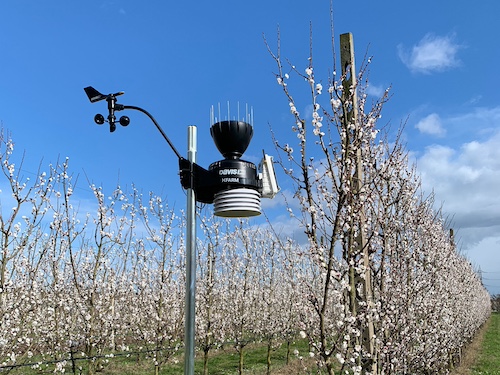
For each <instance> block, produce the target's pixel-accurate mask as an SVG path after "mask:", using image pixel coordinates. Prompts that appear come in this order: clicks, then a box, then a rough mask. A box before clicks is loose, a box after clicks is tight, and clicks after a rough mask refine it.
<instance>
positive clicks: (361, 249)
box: [340, 33, 377, 374]
mask: <svg viewBox="0 0 500 375" xmlns="http://www.w3.org/2000/svg"><path fill="white" fill-rule="evenodd" d="M340 62H341V65H342V77H343V78H344V81H343V86H344V90H343V93H342V95H343V103H344V111H345V112H344V121H343V126H344V131H345V132H346V134H352V135H353V137H352V138H351V139H348V141H347V142H348V143H347V144H346V154H345V155H346V157H348V158H349V157H351V155H352V154H351V152H352V151H353V147H352V146H355V148H354V151H355V153H356V154H355V166H356V167H355V168H356V169H355V172H354V176H352V180H351V182H352V185H351V187H352V189H353V192H352V193H353V194H352V195H353V197H357V198H358V199H359V198H360V196H361V195H362V194H363V189H364V187H363V184H364V178H363V159H362V154H361V153H362V148H361V143H360V142H359V137H358V134H359V132H360V130H361V129H360V127H361V124H360V123H359V116H358V96H357V79H356V67H355V60H354V41H353V37H352V34H351V33H346V34H341V35H340ZM349 125H351V128H352V125H354V131H352V132H351V131H350V130H349V128H348V127H349ZM365 223H366V215H365V209H364V206H363V204H360V212H359V223H358V227H359V234H358V236H357V238H356V246H355V249H354V254H357V255H359V254H362V257H363V265H364V277H363V295H361V296H360V297H359V298H361V300H363V302H365V303H366V307H367V309H368V310H371V309H372V308H373V291H372V281H371V280H372V278H371V266H370V258H369V252H368V246H367V241H366V236H365V232H364V226H365ZM349 251H351V249H350V250H349ZM350 271H351V270H350ZM350 274H352V272H350ZM351 288H352V285H351ZM351 293H352V290H351ZM351 305H352V302H351ZM353 312H354V314H355V315H357V314H358V313H359V309H358V308H357V307H355V308H354V310H353ZM362 333H363V335H362V337H363V349H364V350H365V352H366V353H369V354H370V359H369V360H368V361H363V363H362V366H363V373H364V374H367V373H369V374H377V359H376V358H375V355H376V353H375V328H374V325H373V320H372V316H371V313H370V312H368V313H367V315H366V327H363V328H362Z"/></svg>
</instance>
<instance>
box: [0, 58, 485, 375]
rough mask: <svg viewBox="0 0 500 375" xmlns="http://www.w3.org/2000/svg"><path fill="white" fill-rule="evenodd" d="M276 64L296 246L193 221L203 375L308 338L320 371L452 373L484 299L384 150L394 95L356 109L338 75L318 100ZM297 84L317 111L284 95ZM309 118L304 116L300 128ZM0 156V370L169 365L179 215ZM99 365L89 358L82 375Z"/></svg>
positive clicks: (223, 224)
mask: <svg viewBox="0 0 500 375" xmlns="http://www.w3.org/2000/svg"><path fill="white" fill-rule="evenodd" d="M273 56H274V58H275V61H276V62H277V69H278V70H277V73H276V75H277V81H278V83H279V85H280V86H281V88H282V89H283V91H284V93H285V95H286V97H287V101H288V105H289V107H290V110H291V112H292V117H293V118H294V125H293V127H292V131H293V133H295V135H296V136H297V138H295V139H297V142H298V143H297V145H293V144H292V145H290V144H286V143H282V142H281V140H279V139H278V140H277V146H278V150H280V155H281V159H280V164H281V165H282V166H283V167H284V170H285V172H286V175H288V176H289V177H290V179H291V181H292V182H293V183H294V184H295V187H296V189H295V191H294V192H293V197H292V196H290V197H289V198H288V204H289V207H288V210H289V213H290V215H291V217H292V220H295V221H296V224H297V225H298V226H300V227H301V228H302V230H303V231H304V233H305V235H306V237H307V240H306V241H305V242H303V243H296V242H295V241H293V240H291V239H289V238H287V237H286V236H284V235H280V234H279V232H280V230H281V229H283V232H285V230H284V229H285V228H271V226H270V225H266V226H262V227H251V226H249V225H247V224H246V223H243V222H239V221H236V222H229V221H223V220H219V219H215V218H213V217H211V216H209V215H201V214H200V220H199V223H200V228H199V229H198V231H199V244H198V258H199V259H198V269H197V326H196V337H197V343H198V347H199V349H200V351H199V353H200V355H202V356H203V357H204V358H205V371H206V372H208V368H209V365H210V364H209V361H208V358H209V353H210V352H211V351H213V350H216V349H217V348H219V347H220V346H222V345H224V346H228V345H231V346H233V347H234V348H235V349H236V350H237V352H238V353H239V354H240V366H239V371H240V373H241V372H242V370H243V366H244V363H243V358H244V355H243V353H244V350H245V348H246V347H247V345H248V344H250V343H253V342H256V341H258V342H261V343H265V344H266V345H267V346H268V348H269V352H270V351H271V349H272V348H273V347H275V345H279V344H287V343H290V342H292V341H293V340H297V339H306V338H307V339H308V340H309V344H310V348H311V354H310V355H311V356H314V357H315V358H316V359H317V362H318V365H319V366H320V367H321V368H322V371H324V372H326V373H328V374H333V373H334V371H335V370H341V371H342V373H352V374H360V373H366V374H368V373H372V374H401V373H407V374H410V373H411V374H431V373H432V374H434V373H440V372H446V371H447V370H448V369H449V368H450V366H452V365H453V363H455V361H456V360H457V358H458V357H459V355H460V351H461V350H462V348H463V347H464V345H466V343H467V342H468V341H469V340H470V339H471V338H472V336H473V335H474V333H475V332H476V331H477V329H478V328H479V327H480V326H481V324H482V323H484V321H485V320H486V319H487V318H488V316H489V314H490V299H489V295H488V293H487V292H486V290H485V288H484V287H483V286H482V284H481V282H480V280H479V279H478V277H477V276H476V274H475V272H474V270H473V268H472V266H471V265H470V263H469V262H468V261H467V260H466V259H464V258H463V257H462V256H461V255H459V254H458V253H457V251H456V249H455V245H454V242H453V239H452V238H450V235H449V232H448V231H447V230H446V225H445V224H446V223H445V222H444V220H443V218H442V216H441V215H440V214H439V212H436V211H435V210H434V209H433V201H432V199H431V197H426V196H423V195H422V193H421V191H420V190H419V185H420V184H419V178H418V176H417V175H416V171H415V169H413V168H411V167H410V165H409V162H408V159H407V155H406V153H405V151H404V149H403V147H402V146H401V144H400V143H399V142H398V141H396V142H394V143H389V142H388V140H386V139H384V138H380V134H378V130H377V128H376V123H377V120H378V119H379V118H380V112H381V109H382V105H383V103H384V102H385V101H386V99H387V97H386V96H384V97H383V98H381V99H380V100H379V101H378V102H375V103H374V105H373V106H372V108H371V109H367V108H366V104H367V103H366V98H367V96H366V95H364V93H363V90H362V87H361V86H360V87H358V86H357V85H354V84H351V85H346V82H348V80H347V76H344V75H342V76H341V77H336V76H335V75H333V76H332V77H330V78H328V79H327V80H325V81H324V82H323V83H324V84H325V85H328V89H327V90H325V91H327V94H325V93H323V86H322V83H321V82H320V81H319V80H318V79H317V78H316V77H315V74H314V69H313V65H312V64H313V59H312V55H311V56H310V57H309V59H308V65H307V67H306V69H305V70H304V72H303V73H302V72H301V71H299V70H297V69H296V68H295V67H293V66H290V67H288V66H287V67H284V65H283V64H282V60H281V56H280V53H279V49H278V52H277V53H276V54H274V53H273ZM285 70H286V71H285ZM293 73H296V76H295V77H299V79H300V80H301V81H305V84H306V87H307V88H308V90H309V93H310V95H309V98H311V101H310V102H305V103H302V104H301V105H299V103H298V102H297V101H296V100H295V99H294V97H293V96H292V94H291V91H290V87H291V85H292V83H294V81H293V79H292V78H290V74H293ZM360 78H362V75H361V76H360ZM360 81H361V79H360ZM355 94H359V99H358V98H357V97H356V95H355ZM354 101H355V102H356V104H357V105H358V106H359V111H358V112H357V114H356V116H353V115H352V113H353V112H352V108H353V103H354ZM308 105H310V108H312V111H311V112H312V115H310V116H303V115H301V113H300V112H299V111H298V109H297V108H300V107H303V108H306V107H307V106H308ZM378 138H380V140H379V139H378ZM1 146H2V149H1V152H0V163H1V169H2V172H3V174H4V179H3V183H2V192H1V195H0V198H1V203H2V207H1V215H0V241H1V244H2V248H1V252H0V366H1V368H2V370H8V369H9V368H12V367H9V366H13V365H17V364H23V363H33V364H34V365H33V366H34V367H37V366H39V365H37V364H36V363H39V362H44V361H49V360H54V361H62V362H58V364H57V369H60V370H62V369H63V368H64V366H65V365H68V364H67V363H65V362H64V360H67V359H68V358H70V357H69V355H70V354H74V353H78V355H79V356H80V355H83V356H85V357H89V358H91V357H98V356H100V355H104V354H110V353H117V352H123V351H140V350H142V351H148V352H149V353H150V358H152V359H153V361H151V366H154V367H155V368H156V370H157V371H159V369H160V367H161V366H164V365H166V363H168V361H170V360H176V359H177V357H178V356H177V355H176V352H177V351H178V350H179V349H181V348H182V341H183V321H184V318H183V311H184V283H185V280H184V261H185V259H184V250H185V245H184V237H183V233H184V229H185V225H186V224H185V220H184V215H183V213H182V212H176V211H175V210H173V209H172V208H169V207H168V205H167V204H166V202H164V200H163V199H162V198H161V197H158V196H156V195H154V194H150V195H148V196H143V195H142V194H141V193H140V192H139V191H138V190H137V189H135V188H132V189H131V190H130V191H129V192H124V191H122V190H121V189H119V188H118V189H116V190H115V191H113V192H110V193H108V194H105V192H103V191H102V189H101V188H99V187H96V186H94V185H90V190H91V191H92V193H93V197H94V198H93V199H94V200H93V201H92V202H89V201H85V200H79V199H77V198H75V195H74V190H75V185H76V177H75V176H72V175H71V173H70V170H69V166H68V161H67V160H64V161H62V162H58V163H56V164H55V165H53V166H49V167H48V170H47V171H45V172H43V171H39V173H38V174H37V176H36V177H35V179H34V180H30V179H28V178H24V177H23V172H22V168H21V167H22V166H19V165H17V167H16V163H15V158H14V156H13V143H12V140H11V139H9V138H8V137H7V136H5V135H2V138H1ZM306 146H307V147H306ZM293 147H296V149H297V150H296V151H294V150H293ZM18 164H19V161H18ZM82 353H83V354H82ZM43 366H44V365H43V364H42V365H40V367H42V368H43ZM98 366H99V361H97V360H90V361H89V366H88V372H89V373H92V372H94V371H96V370H97V367H98Z"/></svg>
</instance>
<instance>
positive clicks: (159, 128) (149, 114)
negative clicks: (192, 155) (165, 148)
mask: <svg viewBox="0 0 500 375" xmlns="http://www.w3.org/2000/svg"><path fill="white" fill-rule="evenodd" d="M118 107H120V108H119V109H118ZM115 109H116V110H118V111H120V110H124V109H133V110H136V111H139V112H142V113H144V114H145V115H146V116H148V117H149V118H150V119H151V121H153V124H155V126H156V129H158V131H159V132H160V133H161V135H162V137H163V139H165V140H166V141H167V143H168V145H169V146H170V148H171V149H172V151H173V152H174V153H175V155H176V156H177V159H179V160H180V159H183V157H182V156H181V154H180V153H179V151H177V149H176V148H175V146H174V144H173V143H172V142H171V141H170V139H169V138H168V137H167V134H166V133H165V132H164V131H163V129H162V128H161V126H160V124H158V122H157V121H156V120H155V118H154V117H153V116H152V115H151V113H149V112H148V111H146V110H145V109H142V108H140V107H136V106H133V105H121V104H116V108H115Z"/></svg>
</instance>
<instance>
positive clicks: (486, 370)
mask: <svg viewBox="0 0 500 375" xmlns="http://www.w3.org/2000/svg"><path fill="white" fill-rule="evenodd" d="M488 324H489V326H488V329H487V331H486V333H485V334H484V339H483V342H482V344H481V349H480V350H479V355H478V358H477V360H476V362H475V364H474V366H473V368H472V374H473V375H500V313H493V314H492V315H491V318H490V321H489V323H488Z"/></svg>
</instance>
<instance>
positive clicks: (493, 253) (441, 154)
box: [417, 111, 500, 293]
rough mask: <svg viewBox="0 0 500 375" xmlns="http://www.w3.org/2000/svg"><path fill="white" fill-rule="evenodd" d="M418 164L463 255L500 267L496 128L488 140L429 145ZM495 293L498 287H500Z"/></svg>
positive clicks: (498, 137) (483, 264)
mask: <svg viewBox="0 0 500 375" xmlns="http://www.w3.org/2000/svg"><path fill="white" fill-rule="evenodd" d="M490 112H491V111H490ZM493 112H495V111H493ZM481 113H482V111H481ZM466 117H467V118H469V119H472V118H477V112H476V116H474V115H473V114H469V115H467V116H466ZM452 120H454V121H458V120H459V119H458V118H455V119H452ZM452 120H450V119H448V120H447V121H452ZM462 121H463V119H462ZM476 130H479V129H476ZM473 134H476V135H479V134H480V133H479V132H477V133H471V135H473ZM417 168H418V170H419V172H420V174H421V176H422V187H423V189H424V191H425V192H426V193H429V192H430V191H434V193H435V197H436V205H437V207H441V206H442V210H443V213H444V214H445V215H446V216H448V217H449V219H450V220H451V226H452V227H453V228H454V229H455V233H456V238H457V240H458V244H459V246H460V247H461V248H462V249H463V251H464V253H465V255H466V256H467V257H468V258H469V259H470V260H471V262H472V263H473V264H474V265H475V266H476V267H481V268H482V269H483V270H490V271H494V272H500V262H498V261H497V260H496V259H499V257H500V246H499V243H500V194H499V191H500V131H499V130H498V128H497V130H496V131H495V132H494V133H493V134H492V135H491V136H490V137H489V138H488V139H486V140H481V141H478V140H473V141H469V142H466V143H463V144H462V145H460V146H459V147H456V148H452V147H449V146H444V145H433V146H430V147H428V148H426V150H425V152H424V154H423V155H422V156H421V157H420V158H419V159H418V160H417ZM490 292H492V289H491V288H490ZM496 292H497V293H498V292H500V288H497V290H496Z"/></svg>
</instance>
